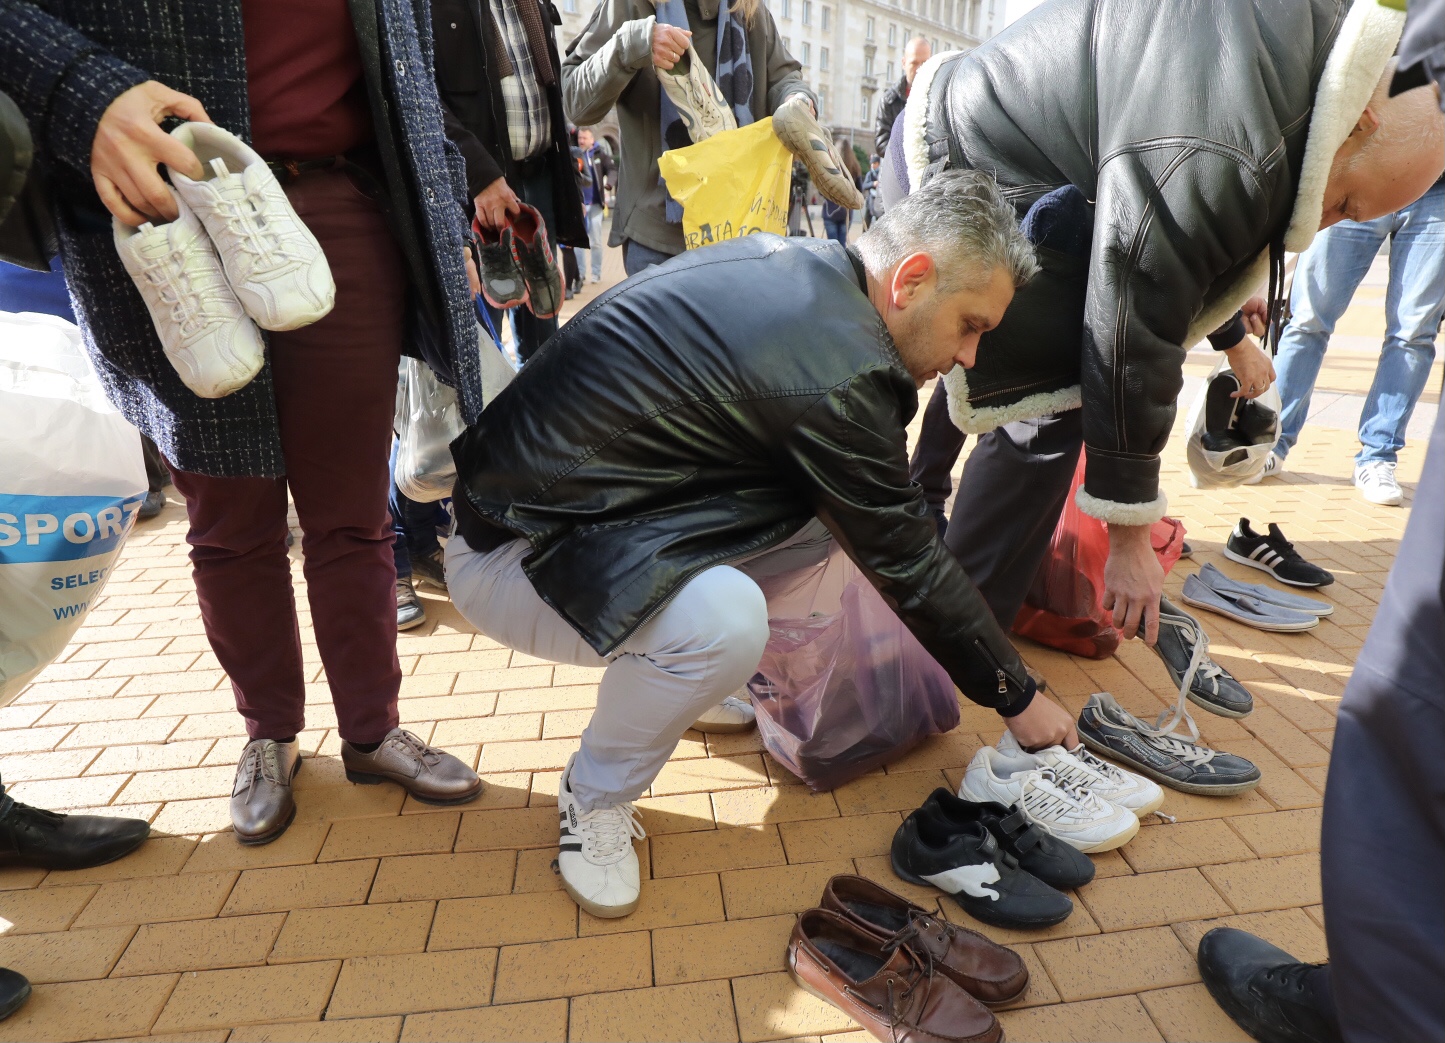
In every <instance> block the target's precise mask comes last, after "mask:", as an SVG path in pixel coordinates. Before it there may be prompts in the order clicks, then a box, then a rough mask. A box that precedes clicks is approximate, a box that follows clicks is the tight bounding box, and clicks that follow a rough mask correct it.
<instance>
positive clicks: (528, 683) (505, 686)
mask: <svg viewBox="0 0 1445 1043" xmlns="http://www.w3.org/2000/svg"><path fill="white" fill-rule="evenodd" d="M468 654H470V655H510V653H508V652H498V651H496V650H493V651H489V652H481V653H468ZM551 683H552V667H551V666H522V667H514V668H511V669H480V670H463V671H461V672H460V673H459V674H457V685H456V688H454V689H453V691H457V692H509V691H515V690H518V689H531V688H546V687H548V686H549V685H550V684H551ZM541 709H544V707H541V706H528V707H523V708H522V709H521V710H512V709H503V708H502V701H501V700H500V699H498V700H497V710H498V712H500V713H519V712H526V711H528V710H541Z"/></svg>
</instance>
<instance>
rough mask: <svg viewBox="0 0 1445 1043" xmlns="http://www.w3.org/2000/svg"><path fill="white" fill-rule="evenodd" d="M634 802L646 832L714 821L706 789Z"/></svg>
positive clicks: (681, 829) (680, 830) (687, 828)
mask: <svg viewBox="0 0 1445 1043" xmlns="http://www.w3.org/2000/svg"><path fill="white" fill-rule="evenodd" d="M553 799H554V800H555V799H556V798H555V797H553ZM636 804H637V810H638V812H639V813H640V817H641V819H642V824H643V826H645V827H646V828H647V835H648V836H661V835H662V834H664V833H693V832H696V831H697V830H699V829H712V828H713V827H714V826H715V825H716V823H715V822H714V821H713V816H712V799H711V797H710V795H709V794H706V793H676V794H673V795H672V796H670V797H643V798H642V799H641V800H639V801H637V802H636Z"/></svg>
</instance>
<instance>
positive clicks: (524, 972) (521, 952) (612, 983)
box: [493, 931, 652, 1003]
mask: <svg viewBox="0 0 1445 1043" xmlns="http://www.w3.org/2000/svg"><path fill="white" fill-rule="evenodd" d="M651 984H652V946H651V944H650V939H649V936H648V935H647V933H646V932H645V931H644V932H635V933H632V934H615V935H610V936H608V937H604V938H572V939H568V940H565V941H556V942H535V943H533V944H530V945H510V946H508V947H506V948H505V949H503V950H502V956H501V960H500V962H499V963H498V964H497V987H496V991H495V993H494V996H493V1001H494V1002H496V1003H516V1002H521V1001H524V1000H540V999H552V998H554V997H558V996H580V995H583V994H586V993H589V992H615V991H617V990H619V989H640V988H645V987H647V986H649V985H651Z"/></svg>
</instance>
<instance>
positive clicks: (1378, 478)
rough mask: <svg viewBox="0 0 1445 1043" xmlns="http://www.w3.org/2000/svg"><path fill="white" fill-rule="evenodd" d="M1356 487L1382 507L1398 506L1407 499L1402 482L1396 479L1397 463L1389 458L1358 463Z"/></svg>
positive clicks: (1368, 498) (1366, 497)
mask: <svg viewBox="0 0 1445 1043" xmlns="http://www.w3.org/2000/svg"><path fill="white" fill-rule="evenodd" d="M1355 488H1356V489H1358V490H1360V495H1361V496H1363V497H1364V498H1365V499H1367V500H1369V501H1370V502H1371V503H1378V504H1380V506H1382V507H1398V506H1400V504H1402V503H1403V502H1404V501H1405V494H1404V493H1403V492H1402V491H1401V490H1400V483H1399V482H1398V481H1396V480H1395V465H1394V464H1392V463H1391V462H1390V461H1388V460H1369V461H1367V462H1365V463H1362V464H1356V465H1355Z"/></svg>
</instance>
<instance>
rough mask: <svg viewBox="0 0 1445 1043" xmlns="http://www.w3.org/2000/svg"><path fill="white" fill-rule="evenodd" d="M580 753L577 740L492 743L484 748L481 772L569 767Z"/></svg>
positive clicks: (547, 769) (548, 769)
mask: <svg viewBox="0 0 1445 1043" xmlns="http://www.w3.org/2000/svg"><path fill="white" fill-rule="evenodd" d="M576 752H577V740H576V739H536V740H533V741H531V742H489V743H487V744H486V745H485V746H483V747H482V759H481V760H480V761H479V762H478V764H479V765H480V770H481V771H487V772H499V771H551V770H554V769H557V768H562V767H565V766H566V764H567V758H568V757H571V756H572V754H574V753H576Z"/></svg>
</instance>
